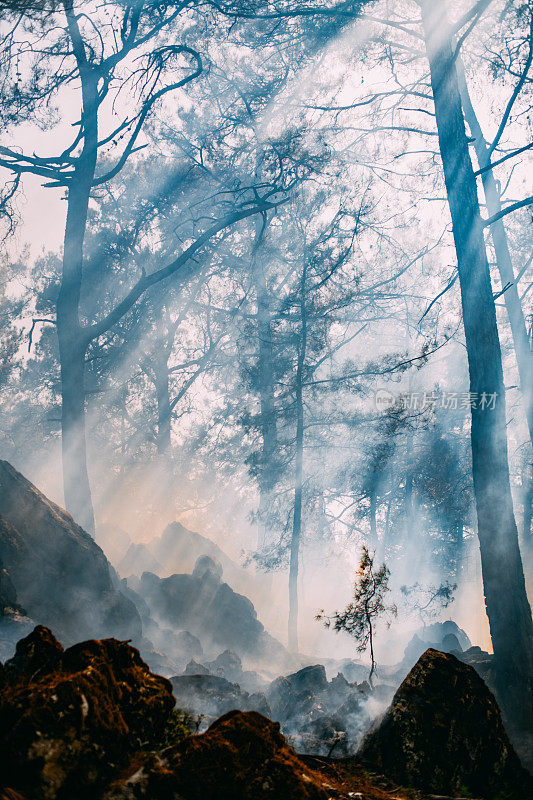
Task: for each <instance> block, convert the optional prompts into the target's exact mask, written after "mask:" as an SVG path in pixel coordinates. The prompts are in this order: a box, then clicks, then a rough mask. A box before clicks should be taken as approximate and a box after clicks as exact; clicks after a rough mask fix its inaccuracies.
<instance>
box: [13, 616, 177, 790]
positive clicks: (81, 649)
mask: <svg viewBox="0 0 533 800" xmlns="http://www.w3.org/2000/svg"><path fill="white" fill-rule="evenodd" d="M173 707H174V698H173V696H172V687H171V685H170V683H169V682H168V681H167V680H165V679H164V678H161V677H159V676H157V675H153V674H152V673H151V672H150V671H149V669H148V667H147V666H146V664H145V663H144V662H143V661H142V659H141V658H140V655H139V652H138V651H137V650H136V649H135V648H133V647H131V646H130V645H129V644H127V643H125V642H120V641H117V640H116V639H106V640H102V641H96V640H91V641H87V642H82V643H81V644H77V645H74V646H73V647H70V648H69V649H67V650H65V651H63V648H62V647H61V645H60V644H59V642H57V641H56V640H55V638H54V637H53V635H52V633H51V631H50V630H48V629H47V628H44V627H42V626H40V627H38V628H36V629H35V630H34V631H33V633H32V634H31V635H30V636H29V637H27V639H26V640H24V641H22V642H20V643H19V645H18V647H17V652H16V655H15V657H14V658H13V659H12V660H11V662H10V663H8V664H7V665H6V668H5V669H4V673H3V687H2V692H1V694H0V752H1V753H2V760H3V773H2V782H3V783H4V785H8V786H11V787H12V788H13V789H16V790H17V791H20V792H22V793H23V794H26V793H28V795H29V796H30V797H38V798H39V800H49V799H50V800H52V798H53V799H54V800H72V798H74V797H75V798H76V800H78V799H79V800H82V798H92V797H94V795H95V792H96V790H97V789H98V787H99V786H101V785H103V782H105V780H106V779H109V777H110V776H111V775H112V774H113V772H114V770H116V769H117V768H118V767H119V766H120V765H121V764H124V763H126V762H127V759H128V758H129V756H130V755H131V754H133V753H134V752H135V751H137V750H138V749H140V747H141V746H142V745H143V743H148V744H149V743H150V742H152V741H153V742H157V741H158V738H159V737H160V733H161V730H162V729H163V728H164V726H165V724H166V721H167V720H168V718H169V716H170V714H171V713H172V709H173Z"/></svg>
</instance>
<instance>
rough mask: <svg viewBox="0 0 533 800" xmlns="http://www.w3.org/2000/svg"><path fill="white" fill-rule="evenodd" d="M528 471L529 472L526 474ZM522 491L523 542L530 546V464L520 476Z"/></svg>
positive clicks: (532, 540) (532, 492)
mask: <svg viewBox="0 0 533 800" xmlns="http://www.w3.org/2000/svg"><path fill="white" fill-rule="evenodd" d="M528 472H529V474H528ZM522 492H523V495H522V496H523V505H524V513H523V517H522V537H523V541H524V543H525V544H527V545H528V546H531V544H532V543H533V530H532V528H531V523H532V522H533V470H532V468H531V465H530V466H529V470H528V471H525V473H524V475H523V477H522Z"/></svg>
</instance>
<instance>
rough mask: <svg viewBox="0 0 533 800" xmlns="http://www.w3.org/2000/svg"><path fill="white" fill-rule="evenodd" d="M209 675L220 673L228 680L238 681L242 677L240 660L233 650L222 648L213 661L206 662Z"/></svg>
mask: <svg viewBox="0 0 533 800" xmlns="http://www.w3.org/2000/svg"><path fill="white" fill-rule="evenodd" d="M206 666H207V668H208V670H209V672H210V673H211V675H221V676H222V677H223V678H226V680H228V681H236V682H237V683H240V681H241V678H242V673H243V670H242V661H241V659H240V657H239V656H238V655H237V653H234V652H233V650H224V652H223V653H221V654H220V655H219V656H217V657H216V658H215V660H214V661H208V662H207V664H206Z"/></svg>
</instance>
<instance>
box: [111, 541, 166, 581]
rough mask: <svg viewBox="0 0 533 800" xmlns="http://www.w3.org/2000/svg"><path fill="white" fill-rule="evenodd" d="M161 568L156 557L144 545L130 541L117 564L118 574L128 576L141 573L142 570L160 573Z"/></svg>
mask: <svg viewBox="0 0 533 800" xmlns="http://www.w3.org/2000/svg"><path fill="white" fill-rule="evenodd" d="M162 570H163V568H162V566H161V564H160V563H159V561H158V560H157V558H154V556H153V555H152V554H151V552H150V551H149V550H148V548H147V547H146V545H144V544H135V543H134V542H132V543H131V544H130V546H129V547H128V549H127V550H126V553H125V554H124V556H123V557H122V558H121V559H120V561H119V562H118V564H117V571H118V573H119V575H122V576H124V577H126V578H127V577H128V576H129V575H142V574H143V572H154V573H155V574H156V575H159V574H161V572H162Z"/></svg>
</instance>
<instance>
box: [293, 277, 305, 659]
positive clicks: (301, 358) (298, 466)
mask: <svg viewBox="0 0 533 800" xmlns="http://www.w3.org/2000/svg"><path fill="white" fill-rule="evenodd" d="M300 318H301V331H300V340H299V342H298V360H297V366H296V382H295V402H296V442H295V456H294V515H293V523H292V537H291V551H290V567H289V650H290V651H291V652H292V653H297V652H298V571H299V561H300V541H301V535H302V490H303V451H304V400H303V380H304V367H305V357H306V350H307V298H306V266H305V264H304V267H303V272H302V280H301V285H300Z"/></svg>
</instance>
